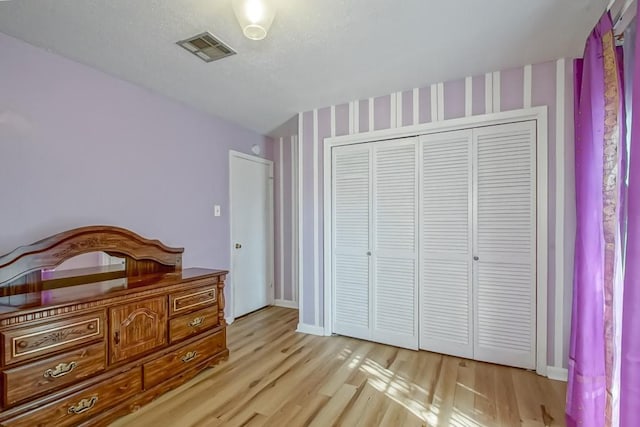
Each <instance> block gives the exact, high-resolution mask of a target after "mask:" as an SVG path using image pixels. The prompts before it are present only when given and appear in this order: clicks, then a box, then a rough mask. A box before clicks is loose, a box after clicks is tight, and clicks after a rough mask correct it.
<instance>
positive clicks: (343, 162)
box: [331, 144, 373, 340]
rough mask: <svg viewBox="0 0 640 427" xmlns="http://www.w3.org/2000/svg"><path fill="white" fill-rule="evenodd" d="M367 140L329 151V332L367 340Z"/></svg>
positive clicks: (368, 165)
mask: <svg viewBox="0 0 640 427" xmlns="http://www.w3.org/2000/svg"><path fill="white" fill-rule="evenodd" d="M371 152H372V144H357V145H351V146H344V147H335V148H333V149H332V176H331V179H332V191H331V196H332V198H333V200H332V204H331V205H332V209H333V212H332V218H333V229H332V242H333V245H334V247H333V251H332V258H333V259H332V260H331V262H332V264H333V265H332V274H333V278H332V283H333V295H334V297H333V332H335V333H337V334H341V335H347V336H351V337H355V338H362V339H367V340H368V339H371V322H370V318H371V310H372V307H373V305H372V304H371V283H370V273H369V270H370V259H371V246H370V233H371V232H370V226H369V225H370V223H371V214H372V211H371Z"/></svg>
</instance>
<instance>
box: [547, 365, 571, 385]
mask: <svg viewBox="0 0 640 427" xmlns="http://www.w3.org/2000/svg"><path fill="white" fill-rule="evenodd" d="M568 376H569V371H568V370H567V369H566V368H558V367H556V366H547V377H548V378H551V379H552V380H558V381H565V382H566V381H567V378H568Z"/></svg>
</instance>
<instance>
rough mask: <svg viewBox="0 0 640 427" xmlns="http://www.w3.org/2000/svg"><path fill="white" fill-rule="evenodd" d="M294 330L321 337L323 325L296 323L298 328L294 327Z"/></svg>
mask: <svg viewBox="0 0 640 427" xmlns="http://www.w3.org/2000/svg"><path fill="white" fill-rule="evenodd" d="M296 332H300V333H303V334H309V335H319V336H321V337H323V336H324V327H323V326H316V325H307V324H306V323H298V329H296Z"/></svg>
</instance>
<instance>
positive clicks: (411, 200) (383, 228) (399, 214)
mask: <svg viewBox="0 0 640 427" xmlns="http://www.w3.org/2000/svg"><path fill="white" fill-rule="evenodd" d="M416 150H417V139H416V138H408V139H401V140H395V141H383V142H379V143H375V144H374V146H373V153H374V155H373V206H374V209H373V218H372V219H373V227H372V228H373V233H372V237H373V251H372V264H373V269H372V270H373V280H372V284H373V312H372V315H373V328H372V339H373V340H374V341H377V342H381V343H385V344H391V345H396V346H399V347H405V348H413V349H417V348H418V280H417V264H418V257H417V252H418V222H417V217H418V200H417V199H418V197H417V195H418V191H417V187H418V185H417V177H418V173H417V171H418V165H417V164H416V160H417V153H416Z"/></svg>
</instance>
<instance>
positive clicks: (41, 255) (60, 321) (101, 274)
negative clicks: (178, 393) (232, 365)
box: [0, 226, 229, 427]
mask: <svg viewBox="0 0 640 427" xmlns="http://www.w3.org/2000/svg"><path fill="white" fill-rule="evenodd" d="M96 251H101V252H105V253H106V254H108V255H110V256H118V257H122V258H123V259H124V264H122V265H115V266H101V267H95V268H88V269H78V270H69V271H59V272H56V271H54V272H50V271H48V270H49V269H52V268H54V267H56V266H57V265H59V264H60V263H62V262H63V261H65V260H68V259H70V258H73V257H75V256H77V255H81V254H86V253H89V252H96ZM182 252H183V249H182V248H170V247H167V246H165V245H163V244H162V243H160V242H159V241H157V240H147V239H145V238H142V237H140V236H138V235H137V234H135V233H133V232H131V231H128V230H125V229H121V228H116V227H107V226H95V227H83V228H79V229H75V230H71V231H67V232H64V233H61V234H57V235H55V236H52V237H49V238H47V239H44V240H41V241H39V242H37V243H34V244H32V245H29V246H24V247H21V248H18V249H16V250H15V251H13V252H11V253H9V254H7V255H4V256H2V257H0V345H1V346H2V358H1V361H0V362H1V364H2V366H1V375H2V390H1V396H0V397H1V404H2V412H0V426H7V427H9V426H10V427H18V426H25V427H27V426H28V427H34V426H56V427H62V426H76V425H83V426H84V425H86V426H98V425H108V424H109V423H110V422H111V421H113V420H114V419H116V418H118V417H121V416H123V415H126V414H127V413H129V412H132V411H135V410H137V409H138V408H139V407H140V406H142V405H144V404H146V403H148V402H149V401H151V400H153V399H155V398H156V397H158V396H160V395H161V394H163V393H164V392H166V391H168V390H170V389H172V388H175V387H177V386H179V385H180V384H182V383H184V382H185V381H187V380H189V379H190V378H192V377H194V376H195V375H196V374H197V373H198V372H200V371H201V370H203V369H205V368H207V367H210V366H212V365H214V364H216V363H217V362H219V361H220V360H224V359H226V358H227V357H228V355H229V350H228V349H227V345H226V323H225V319H224V293H223V289H224V280H225V275H226V274H227V272H226V271H219V270H206V269H191V268H190V269H184V270H183V269H182Z"/></svg>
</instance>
